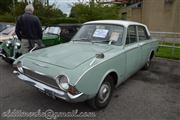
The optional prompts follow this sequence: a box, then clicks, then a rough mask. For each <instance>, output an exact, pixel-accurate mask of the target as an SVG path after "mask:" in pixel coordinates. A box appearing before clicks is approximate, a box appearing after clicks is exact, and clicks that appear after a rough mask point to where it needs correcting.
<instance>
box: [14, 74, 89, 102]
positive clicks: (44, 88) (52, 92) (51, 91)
mask: <svg viewBox="0 0 180 120" xmlns="http://www.w3.org/2000/svg"><path fill="white" fill-rule="evenodd" d="M13 73H14V74H17V76H18V78H19V79H21V80H23V81H24V82H26V83H27V84H29V85H31V86H33V87H35V88H37V89H38V90H40V91H41V92H43V93H45V94H46V95H48V96H50V97H52V98H56V97H57V98H60V99H63V100H65V101H68V102H83V101H85V100H87V98H88V96H87V95H85V94H83V93H80V94H78V95H75V96H73V95H71V94H69V93H66V92H64V91H61V90H59V89H55V88H53V87H50V86H48V85H46V84H43V83H40V82H38V81H36V80H33V79H31V78H29V77H27V76H25V75H23V74H22V73H20V72H18V71H13Z"/></svg>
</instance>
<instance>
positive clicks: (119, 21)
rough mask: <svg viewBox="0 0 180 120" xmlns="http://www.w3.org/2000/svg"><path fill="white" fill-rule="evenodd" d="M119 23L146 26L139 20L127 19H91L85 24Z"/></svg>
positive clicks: (126, 25)
mask: <svg viewBox="0 0 180 120" xmlns="http://www.w3.org/2000/svg"><path fill="white" fill-rule="evenodd" d="M96 23H97V24H116V25H117V24H119V25H122V26H125V27H128V26H129V25H142V26H146V25H144V24H141V23H138V22H133V21H126V20H97V21H90V22H86V23H84V24H96Z"/></svg>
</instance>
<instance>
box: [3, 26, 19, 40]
mask: <svg viewBox="0 0 180 120" xmlns="http://www.w3.org/2000/svg"><path fill="white" fill-rule="evenodd" d="M13 37H14V38H17V36H16V34H15V26H12V25H11V26H9V27H7V28H6V29H4V30H3V31H2V32H0V44H1V43H3V42H5V41H7V40H9V39H13Z"/></svg>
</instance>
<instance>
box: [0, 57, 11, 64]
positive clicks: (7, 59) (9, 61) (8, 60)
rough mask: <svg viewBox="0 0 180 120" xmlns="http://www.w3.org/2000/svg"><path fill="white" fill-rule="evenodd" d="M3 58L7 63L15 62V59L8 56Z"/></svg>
mask: <svg viewBox="0 0 180 120" xmlns="http://www.w3.org/2000/svg"><path fill="white" fill-rule="evenodd" d="M2 59H3V60H4V61H5V62H7V63H9V64H11V65H12V64H13V62H14V60H12V59H9V58H6V57H2Z"/></svg>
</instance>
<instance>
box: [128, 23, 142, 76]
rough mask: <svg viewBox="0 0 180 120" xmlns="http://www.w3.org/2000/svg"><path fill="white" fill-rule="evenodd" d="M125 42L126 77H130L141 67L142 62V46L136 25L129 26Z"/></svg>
mask: <svg viewBox="0 0 180 120" xmlns="http://www.w3.org/2000/svg"><path fill="white" fill-rule="evenodd" d="M125 44H126V45H125V51H126V52H125V53H126V78H128V77H129V76H131V75H132V74H134V73H135V72H136V71H137V70H138V69H139V66H140V62H141V47H140V46H139V44H138V39H137V30H136V26H135V25H131V26H129V27H128V29H127V37H126V43H125Z"/></svg>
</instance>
